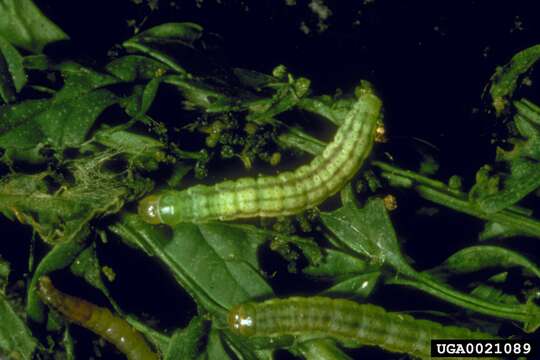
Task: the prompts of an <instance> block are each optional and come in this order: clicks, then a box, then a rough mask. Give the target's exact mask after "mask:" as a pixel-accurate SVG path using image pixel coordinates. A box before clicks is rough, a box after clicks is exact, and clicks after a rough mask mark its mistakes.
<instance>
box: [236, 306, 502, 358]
mask: <svg viewBox="0 0 540 360" xmlns="http://www.w3.org/2000/svg"><path fill="white" fill-rule="evenodd" d="M228 324H229V328H230V329H231V330H232V331H234V332H235V333H237V334H240V335H244V336H267V337H272V336H283V335H303V334H317V335H321V336H325V337H331V338H333V339H335V340H338V341H340V342H342V343H345V344H355V345H374V346H379V347H381V348H382V349H385V350H387V351H391V352H397V353H406V354H409V355H412V356H415V357H417V358H420V359H431V356H430V352H431V340H432V339H490V338H494V337H493V336H490V335H488V334H485V333H481V332H477V331H472V330H469V329H467V328H463V327H457V326H442V325H441V324H439V323H436V322H433V321H428V320H419V319H415V318H413V317H412V316H410V315H406V314H402V313H392V312H387V311H386V310H384V309H383V308H381V307H379V306H375V305H371V304H362V305H361V304H357V303H355V302H353V301H350V300H344V299H330V298H325V297H309V298H307V297H291V298H288V299H272V300H268V301H265V302H262V303H246V304H241V305H237V306H235V307H234V308H233V309H231V311H230V312H229V317H228Z"/></svg>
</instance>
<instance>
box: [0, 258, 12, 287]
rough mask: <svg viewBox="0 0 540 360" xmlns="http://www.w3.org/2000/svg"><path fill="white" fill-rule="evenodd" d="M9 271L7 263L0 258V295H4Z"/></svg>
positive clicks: (9, 267)
mask: <svg viewBox="0 0 540 360" xmlns="http://www.w3.org/2000/svg"><path fill="white" fill-rule="evenodd" d="M10 271H11V266H10V265H9V263H8V262H7V261H5V260H4V259H2V256H0V294H5V293H6V286H7V284H8V280H9V273H10Z"/></svg>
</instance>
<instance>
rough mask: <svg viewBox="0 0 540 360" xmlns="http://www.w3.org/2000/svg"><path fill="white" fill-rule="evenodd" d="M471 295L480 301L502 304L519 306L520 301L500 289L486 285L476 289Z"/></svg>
mask: <svg viewBox="0 0 540 360" xmlns="http://www.w3.org/2000/svg"><path fill="white" fill-rule="evenodd" d="M471 295H472V296H475V297H477V298H480V299H484V300H489V301H493V302H498V303H501V304H510V305H516V304H519V300H518V299H517V297H516V296H515V295H510V294H506V293H504V292H503V291H502V290H500V289H497V288H495V287H493V286H489V285H485V284H480V285H478V286H477V287H475V288H474V289H473V290H472V291H471Z"/></svg>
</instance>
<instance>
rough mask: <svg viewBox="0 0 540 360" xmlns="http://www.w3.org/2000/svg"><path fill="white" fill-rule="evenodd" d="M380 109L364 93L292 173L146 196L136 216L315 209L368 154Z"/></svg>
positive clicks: (155, 220) (180, 217)
mask: <svg viewBox="0 0 540 360" xmlns="http://www.w3.org/2000/svg"><path fill="white" fill-rule="evenodd" d="M381 107H382V103H381V100H380V99H379V98H378V97H377V96H375V95H374V94H373V93H371V92H368V91H366V92H365V93H364V94H362V95H361V96H360V98H359V99H358V100H357V102H356V103H355V104H354V105H353V107H352V109H351V110H350V111H349V113H348V114H347V116H346V118H345V121H344V123H343V124H342V125H341V126H340V128H339V129H338V131H337V133H336V135H335V137H334V140H333V141H332V142H330V143H329V144H328V145H327V146H326V148H325V149H324V151H323V152H322V153H321V154H320V155H319V156H316V157H315V158H314V159H313V160H312V161H311V163H309V164H308V165H304V166H301V167H300V168H298V169H296V170H295V171H292V172H283V173H281V174H279V175H277V176H261V177H258V178H242V179H239V180H236V181H225V182H222V183H219V184H216V185H214V186H204V185H197V186H193V187H190V188H188V189H186V190H183V191H166V192H163V193H161V194H157V195H150V196H147V197H146V198H144V199H143V200H141V202H140V203H139V215H140V216H141V217H142V218H143V219H144V220H145V221H146V222H148V223H151V224H160V223H162V224H169V225H174V224H177V223H179V222H205V221H210V220H233V219H238V218H251V217H274V216H283V215H291V214H296V213H298V212H301V211H303V210H305V209H308V208H311V207H314V206H316V205H318V204H320V203H321V202H323V201H324V200H325V199H326V198H328V197H329V196H331V195H333V194H335V193H336V192H338V191H339V190H340V189H341V188H342V187H343V186H344V185H345V184H346V183H347V182H348V181H349V180H350V179H351V178H352V177H353V176H354V174H355V173H356V172H357V171H358V169H359V168H360V166H361V165H362V163H363V161H364V160H365V158H366V157H367V156H368V155H369V153H370V151H371V148H372V146H373V141H374V138H375V133H376V129H377V121H378V119H379V115H380V111H381Z"/></svg>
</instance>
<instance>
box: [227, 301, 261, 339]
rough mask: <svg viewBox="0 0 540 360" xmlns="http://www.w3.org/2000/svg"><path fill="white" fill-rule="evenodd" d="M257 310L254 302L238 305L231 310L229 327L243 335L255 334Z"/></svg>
mask: <svg viewBox="0 0 540 360" xmlns="http://www.w3.org/2000/svg"><path fill="white" fill-rule="evenodd" d="M255 312H256V310H255V306H254V305H253V304H241V305H236V306H235V307H233V308H232V309H231V311H229V319H228V323H229V329H231V330H232V331H234V332H235V333H237V334H240V335H243V336H252V335H255V330H256V329H255V326H256V324H255Z"/></svg>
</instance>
